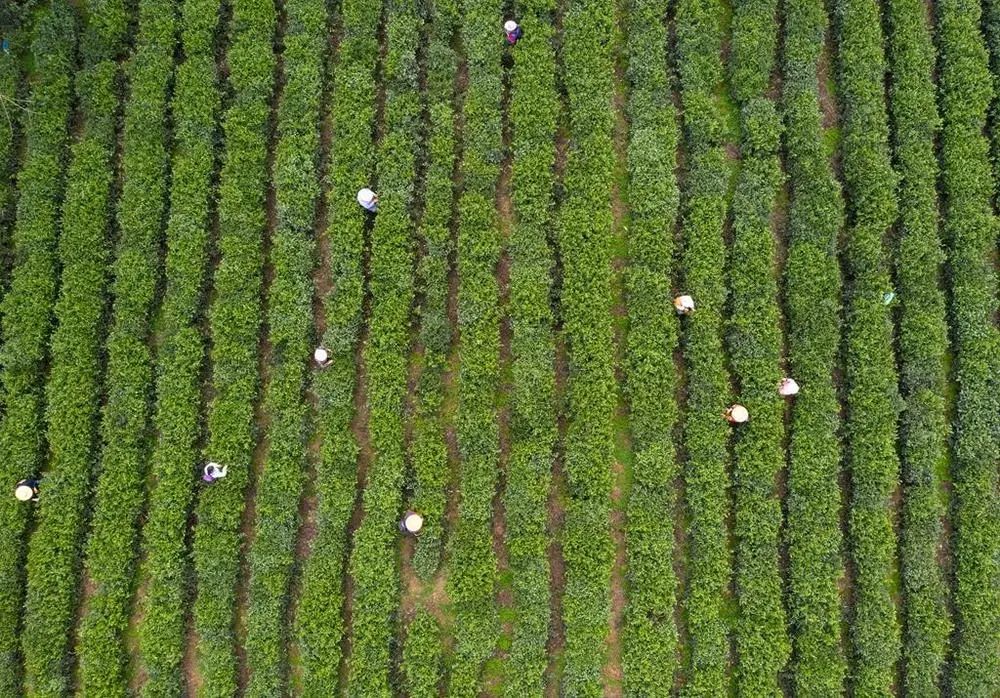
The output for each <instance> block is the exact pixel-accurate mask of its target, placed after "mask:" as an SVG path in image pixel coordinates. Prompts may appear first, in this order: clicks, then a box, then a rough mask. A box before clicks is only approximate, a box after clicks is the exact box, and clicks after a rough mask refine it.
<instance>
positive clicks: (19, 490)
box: [14, 478, 38, 502]
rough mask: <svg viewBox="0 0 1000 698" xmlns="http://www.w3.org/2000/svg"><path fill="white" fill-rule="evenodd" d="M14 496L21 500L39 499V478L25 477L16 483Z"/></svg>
mask: <svg viewBox="0 0 1000 698" xmlns="http://www.w3.org/2000/svg"><path fill="white" fill-rule="evenodd" d="M14 497H16V498H17V501H19V502H37V501H38V480H31V479H28V478H25V479H24V480H20V481H18V483H17V484H16V485H14Z"/></svg>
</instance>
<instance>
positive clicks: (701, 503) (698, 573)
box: [676, 0, 753, 695]
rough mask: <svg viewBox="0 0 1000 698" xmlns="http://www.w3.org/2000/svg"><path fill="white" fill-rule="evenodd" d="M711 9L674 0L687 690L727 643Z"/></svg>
mask: <svg viewBox="0 0 1000 698" xmlns="http://www.w3.org/2000/svg"><path fill="white" fill-rule="evenodd" d="M720 14H721V7H720V6H719V5H718V4H716V3H715V2H701V1H700V0H682V1H681V2H679V3H678V5H677V20H676V21H677V57H678V68H679V72H680V88H681V104H682V106H683V109H684V136H685V143H686V145H687V158H688V159H687V167H686V174H685V178H686V180H685V181H686V187H685V188H686V191H685V192H684V206H683V214H682V215H683V220H682V224H681V229H682V232H683V238H684V241H683V245H684V247H683V250H682V252H681V255H680V258H681V265H682V268H683V273H682V278H681V279H680V283H681V285H682V290H683V291H684V292H685V293H689V294H691V296H692V297H693V298H694V301H695V304H696V310H695V312H694V314H692V315H691V316H690V317H689V318H688V319H687V320H686V321H685V322H684V323H682V347H683V355H684V365H685V369H686V372H687V386H686V397H687V406H686V412H685V419H684V431H683V443H684V451H685V456H686V458H687V462H686V463H685V467H684V495H685V503H686V508H687V533H688V541H689V542H688V546H687V572H688V582H687V585H686V589H685V599H684V615H685V622H686V625H687V632H688V634H689V636H690V638H691V653H690V657H689V658H688V659H689V661H690V664H689V666H687V667H685V670H686V673H687V685H686V689H685V690H686V691H688V692H690V694H691V695H719V694H720V693H724V692H725V691H726V684H727V679H726V665H727V663H728V658H727V655H728V651H729V649H728V638H727V632H728V628H727V627H726V622H725V620H724V618H723V607H724V604H725V601H726V596H727V595H728V584H729V575H730V562H729V550H728V547H727V541H726V523H725V519H726V513H727V508H728V497H727V488H728V484H729V483H728V476H727V473H726V460H727V457H728V456H727V452H726V439H727V435H728V429H727V425H726V421H725V420H724V419H723V418H722V415H723V412H724V411H725V409H726V404H727V402H728V401H729V383H728V381H729V376H728V375H727V373H726V368H725V366H724V364H723V346H722V330H723V327H722V310H723V305H724V303H725V296H726V290H725V279H724V270H725V261H726V259H725V258H726V250H725V245H724V243H723V238H722V227H723V224H724V222H725V216H726V190H727V188H728V175H729V167H728V165H727V163H726V161H725V154H724V152H723V149H722V142H723V139H724V138H727V137H728V136H729V135H730V134H728V133H726V125H725V123H724V121H723V120H722V116H721V109H722V106H723V105H722V103H721V100H719V99H717V97H716V95H717V94H718V91H719V88H720V86H721V84H722V81H723V69H722V57H721V50H722V30H721V26H720V24H719V21H720V20H719V17H720ZM751 419H753V415H751Z"/></svg>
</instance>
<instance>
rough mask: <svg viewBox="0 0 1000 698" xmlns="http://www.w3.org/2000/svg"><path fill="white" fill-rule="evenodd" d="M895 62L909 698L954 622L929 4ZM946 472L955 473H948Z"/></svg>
mask: <svg viewBox="0 0 1000 698" xmlns="http://www.w3.org/2000/svg"><path fill="white" fill-rule="evenodd" d="M886 9H887V18H888V27H889V31H888V34H887V36H888V39H889V58H890V63H891V75H892V79H891V83H890V86H891V87H890V93H889V94H890V113H891V116H892V120H893V127H894V128H893V145H894V150H895V161H896V166H897V167H898V169H899V174H900V178H901V181H900V190H899V206H900V218H901V225H900V231H901V233H900V239H899V242H898V245H897V248H896V250H895V260H894V261H895V269H896V284H897V288H898V290H899V298H900V303H901V306H902V308H901V310H900V313H899V335H898V342H899V355H900V361H901V366H900V368H901V375H900V380H901V385H902V393H903V397H904V400H905V412H904V413H903V418H902V424H901V430H902V434H901V455H902V461H903V482H904V490H903V512H902V526H901V528H902V536H901V537H902V540H901V544H900V567H901V574H902V587H903V628H904V636H903V686H904V691H905V693H906V695H913V696H931V695H937V694H938V692H939V690H940V683H939V682H940V678H941V672H942V667H943V665H944V659H945V651H946V647H947V641H948V636H949V634H950V632H951V622H950V619H949V611H948V606H947V593H948V589H947V582H946V580H945V570H944V569H943V567H942V565H941V564H940V563H939V561H938V549H939V547H940V545H941V543H942V529H943V526H942V521H943V520H944V516H945V514H946V499H945V497H944V496H943V494H942V482H941V480H942V471H944V470H945V468H946V462H947V461H946V459H947V457H948V450H947V449H948V436H949V431H950V429H949V425H948V420H947V414H946V405H945V394H946V391H945V386H946V382H947V369H946V364H945V356H946V352H947V349H948V325H947V321H946V317H945V297H944V293H943V292H942V290H941V263H942V261H943V259H944V254H943V252H942V250H941V240H940V238H939V234H938V218H939V216H938V200H937V176H938V164H937V158H936V157H935V153H934V139H935V136H936V135H937V133H938V131H939V130H940V119H939V116H938V110H937V103H936V89H935V85H934V66H935V60H936V54H935V51H934V44H933V42H932V37H931V28H930V21H929V20H930V18H929V17H928V16H927V9H926V8H925V6H924V4H923V3H922V2H920V1H919V0H890V2H889V3H888V5H887V8H886ZM945 472H946V471H945Z"/></svg>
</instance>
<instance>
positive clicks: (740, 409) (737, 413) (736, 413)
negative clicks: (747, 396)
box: [729, 405, 750, 422]
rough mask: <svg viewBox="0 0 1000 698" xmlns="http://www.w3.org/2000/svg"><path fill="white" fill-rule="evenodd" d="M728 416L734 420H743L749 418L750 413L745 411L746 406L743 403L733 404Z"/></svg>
mask: <svg viewBox="0 0 1000 698" xmlns="http://www.w3.org/2000/svg"><path fill="white" fill-rule="evenodd" d="M729 416H730V417H732V418H733V421H734V422H745V421H747V420H748V419H750V413H749V412H747V408H746V407H744V406H743V405H733V406H732V407H730V408H729Z"/></svg>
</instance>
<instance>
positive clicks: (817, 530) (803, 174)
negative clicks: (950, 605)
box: [782, 0, 846, 694]
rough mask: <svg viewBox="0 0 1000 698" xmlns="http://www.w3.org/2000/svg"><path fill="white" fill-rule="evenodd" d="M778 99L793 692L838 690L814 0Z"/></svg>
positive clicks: (802, 12)
mask: <svg viewBox="0 0 1000 698" xmlns="http://www.w3.org/2000/svg"><path fill="white" fill-rule="evenodd" d="M782 8H783V11H784V17H785V36H784V46H783V56H784V60H783V66H782V68H783V70H782V106H783V107H784V111H785V122H786V137H785V146H786V153H787V163H788V174H789V180H790V182H791V202H790V210H789V220H788V239H789V243H788V261H787V265H786V268H785V305H786V312H787V318H788V333H789V334H788V354H789V365H790V368H791V375H793V376H794V377H795V380H796V381H798V382H799V384H800V385H801V386H802V392H800V393H799V394H798V396H796V398H795V403H794V405H793V407H792V424H791V428H792V434H791V445H790V449H791V452H790V461H789V470H788V496H787V498H786V503H787V504H786V505H787V522H788V523H787V539H788V555H789V597H788V604H789V608H788V611H789V621H790V622H791V627H792V633H793V635H792V642H793V651H794V656H793V662H792V682H793V685H794V687H795V690H796V692H802V693H809V694H811V693H817V692H818V693H830V694H833V693H839V692H840V691H842V690H843V682H844V674H845V671H846V668H845V663H844V657H843V651H842V648H841V599H840V594H839V593H838V589H837V585H838V582H839V580H840V579H841V577H842V575H843V572H844V566H843V561H842V560H841V556H840V545H841V538H842V536H841V532H840V505H841V496H840V486H839V482H838V473H839V470H840V442H839V440H838V438H837V427H838V424H839V416H838V415H839V412H840V405H839V404H838V402H837V393H836V390H835V388H834V385H833V381H832V376H833V371H834V367H835V366H836V362H837V349H838V346H839V344H840V320H839V317H840V270H839V268H838V265H837V237H838V234H839V232H840V228H841V225H842V224H843V217H844V213H843V201H842V199H841V195H840V188H839V186H838V184H837V182H836V180H835V179H834V176H833V172H832V171H831V167H830V159H829V156H830V153H829V152H828V150H827V148H826V146H825V145H824V141H823V131H822V127H821V122H820V110H819V85H818V82H817V78H816V68H817V64H818V62H819V58H820V54H821V52H822V50H823V37H824V33H825V32H826V26H827V17H826V12H825V10H824V9H823V3H822V2H820V1H819V0H804V1H799V0H795V1H791V0H789V1H786V2H784V3H783V4H782Z"/></svg>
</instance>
